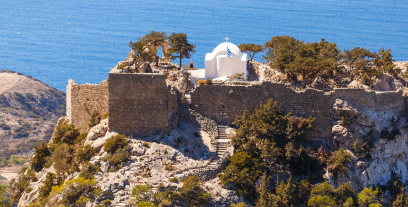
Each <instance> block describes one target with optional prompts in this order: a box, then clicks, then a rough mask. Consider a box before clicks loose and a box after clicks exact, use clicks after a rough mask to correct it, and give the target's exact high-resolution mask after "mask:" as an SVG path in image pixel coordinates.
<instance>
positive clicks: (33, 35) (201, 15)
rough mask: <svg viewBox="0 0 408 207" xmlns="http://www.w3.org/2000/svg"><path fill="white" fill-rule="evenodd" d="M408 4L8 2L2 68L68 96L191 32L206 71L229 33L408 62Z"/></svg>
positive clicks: (1, 12) (326, 0) (240, 38)
mask: <svg viewBox="0 0 408 207" xmlns="http://www.w3.org/2000/svg"><path fill="white" fill-rule="evenodd" d="M407 7H408V6H407V1H406V0H404V1H403V0H389V1H384V0H342V1H338V0H336V1H335V0H271V1H265V2H262V1H255V0H252V1H249V0H236V1H219V0H206V1H197V0H189V1H187V0H179V1H168V0H167V1H166V0H149V1H140V0H86V1H85V0H82V1H81V0H70V1H63V0H1V2H0V69H7V70H13V71H18V72H21V73H24V74H27V75H31V76H33V77H35V78H37V79H39V80H41V81H43V82H45V83H46V84H48V85H50V86H53V87H55V88H57V89H59V90H62V91H65V87H66V84H67V81H68V79H74V80H75V82H77V83H81V84H83V83H86V82H89V83H99V82H100V81H102V80H104V79H106V78H107V75H108V72H109V70H110V68H112V67H114V66H115V65H116V63H117V62H118V61H121V60H123V59H124V58H125V57H126V56H127V54H128V52H129V51H130V49H129V47H128V44H129V42H130V41H135V40H136V39H137V37H141V36H143V35H145V34H146V33H149V32H150V31H151V30H156V31H165V32H167V33H168V34H171V33H172V32H176V33H179V32H183V33H186V34H187V35H188V38H189V41H190V42H191V43H193V44H195V45H196V46H197V47H196V53H194V55H193V56H192V58H191V59H192V60H193V61H194V63H195V64H196V66H197V67H198V68H203V67H204V57H205V53H208V52H211V51H212V50H213V49H214V48H215V47H216V46H217V45H218V44H219V43H221V42H223V41H225V40H224V38H225V37H226V36H228V37H229V38H230V42H233V43H235V44H236V45H238V44H240V43H242V42H253V43H258V44H263V43H265V42H266V41H268V40H270V39H271V37H273V36H276V35H290V36H294V37H296V38H298V39H302V40H304V41H309V42H314V41H319V40H320V39H321V38H325V39H326V40H327V41H330V42H336V43H337V45H338V47H339V48H340V49H342V50H343V49H352V48H354V47H364V48H367V49H370V50H371V51H378V50H379V49H380V47H384V48H391V49H392V54H393V55H394V57H395V59H396V60H397V61H404V60H408V12H407V11H408V8H407ZM255 59H256V60H258V61H263V59H262V55H260V54H258V55H257V56H256V57H255ZM175 62H176V63H177V62H178V60H175ZM183 62H184V63H187V62H189V60H183Z"/></svg>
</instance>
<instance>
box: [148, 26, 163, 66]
mask: <svg viewBox="0 0 408 207" xmlns="http://www.w3.org/2000/svg"><path fill="white" fill-rule="evenodd" d="M142 40H143V41H144V42H145V43H146V44H147V45H148V46H152V47H149V48H151V49H153V51H152V52H153V53H154V56H155V59H156V66H158V65H159V56H157V48H158V47H159V46H161V45H163V43H165V42H166V40H167V35H166V32H156V31H151V32H150V33H149V34H147V35H145V36H144V37H143V38H142Z"/></svg>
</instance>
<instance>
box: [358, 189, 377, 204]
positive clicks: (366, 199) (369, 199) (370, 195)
mask: <svg viewBox="0 0 408 207" xmlns="http://www.w3.org/2000/svg"><path fill="white" fill-rule="evenodd" d="M377 195H378V189H375V190H373V188H364V189H363V190H362V191H361V192H360V193H359V194H358V195H357V197H358V205H359V206H361V207H369V206H371V205H373V204H379V202H378V197H377Z"/></svg>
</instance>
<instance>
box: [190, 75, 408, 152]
mask: <svg viewBox="0 0 408 207" xmlns="http://www.w3.org/2000/svg"><path fill="white" fill-rule="evenodd" d="M191 97H192V99H193V105H194V106H197V112H199V113H200V114H202V115H203V116H205V117H208V118H210V119H213V120H215V121H216V122H217V123H218V124H223V125H225V124H230V123H232V122H233V121H234V119H235V117H237V116H242V114H243V112H244V111H245V110H248V113H249V114H252V113H253V112H254V111H255V109H256V108H259V107H260V103H261V102H262V103H266V101H267V100H268V99H270V98H273V99H276V100H277V101H278V103H279V104H280V105H281V107H282V109H283V111H285V112H292V113H293V114H294V115H296V116H302V117H304V118H308V117H310V116H311V117H315V118H316V121H315V122H314V124H313V130H312V131H309V132H307V133H306V135H305V138H306V139H307V140H309V141H316V142H320V143H326V144H328V145H331V138H332V133H331V128H332V125H333V122H334V121H335V117H334V116H333V104H334V102H335V100H336V98H341V99H343V100H347V101H350V102H352V103H355V104H357V105H361V106H362V107H367V108H369V109H371V110H373V111H390V112H392V113H394V114H395V113H399V112H400V111H401V110H403V109H404V108H405V103H406V102H405V101H404V96H403V95H402V91H401V90H399V91H395V92H394V91H389V92H377V91H371V90H364V89H335V90H334V91H331V92H324V91H321V90H316V89H309V88H308V89H306V90H303V91H295V90H293V89H292V88H291V87H290V86H288V85H285V84H282V83H271V82H255V81H253V82H245V81H242V82H217V81H213V83H212V84H210V85H200V86H198V87H197V88H196V89H195V91H193V92H191Z"/></svg>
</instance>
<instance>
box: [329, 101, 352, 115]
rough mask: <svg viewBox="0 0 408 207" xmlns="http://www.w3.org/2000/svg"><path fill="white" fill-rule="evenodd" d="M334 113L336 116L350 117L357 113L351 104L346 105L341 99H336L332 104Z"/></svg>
mask: <svg viewBox="0 0 408 207" xmlns="http://www.w3.org/2000/svg"><path fill="white" fill-rule="evenodd" d="M333 109H334V114H335V115H336V116H337V117H342V116H345V117H350V118H354V117H356V116H357V115H358V111H357V110H356V109H355V108H353V107H352V106H350V105H348V103H347V102H346V101H344V100H341V99H336V102H335V103H334V105H333Z"/></svg>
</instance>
